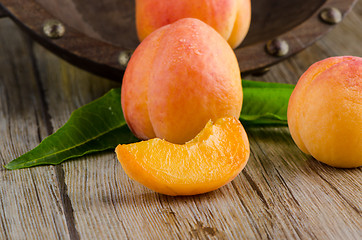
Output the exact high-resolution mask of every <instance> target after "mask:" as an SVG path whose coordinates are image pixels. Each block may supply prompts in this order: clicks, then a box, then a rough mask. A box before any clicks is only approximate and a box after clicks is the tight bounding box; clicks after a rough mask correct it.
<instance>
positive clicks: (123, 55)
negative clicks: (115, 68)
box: [118, 50, 134, 69]
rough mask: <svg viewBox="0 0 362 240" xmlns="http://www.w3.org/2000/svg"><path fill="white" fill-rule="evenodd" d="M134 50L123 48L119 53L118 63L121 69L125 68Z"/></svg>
mask: <svg viewBox="0 0 362 240" xmlns="http://www.w3.org/2000/svg"><path fill="white" fill-rule="evenodd" d="M133 52H134V50H123V51H121V52H120V53H119V56H118V63H119V64H120V65H121V67H122V68H123V69H126V67H127V64H128V61H129V59H130V58H131V56H132V54H133Z"/></svg>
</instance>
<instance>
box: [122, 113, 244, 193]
mask: <svg viewBox="0 0 362 240" xmlns="http://www.w3.org/2000/svg"><path fill="white" fill-rule="evenodd" d="M116 153H117V158H118V160H119V162H120V163H121V165H122V168H123V169H124V171H125V172H126V174H127V175H128V176H129V177H130V178H132V179H134V180H136V181H138V182H139V183H141V184H143V185H144V186H146V187H148V188H149V189H152V190H153V191H155V192H158V193H162V194H166V195H171V196H177V195H195V194H201V193H206V192H209V191H213V190H215V189H218V188H220V187H222V186H224V185H225V184H227V183H229V182H230V181H232V180H233V179H234V178H235V177H236V176H237V175H238V174H239V173H240V172H241V170H242V169H243V168H244V167H245V165H246V164H247V162H248V159H249V155H250V146H249V140H248V137H247V135H246V132H245V130H244V128H243V126H242V125H241V123H240V122H239V120H238V119H235V118H233V117H226V118H222V119H218V120H217V121H216V122H215V123H214V124H212V123H211V121H209V122H208V123H207V124H206V126H205V128H204V129H203V130H202V131H201V132H200V133H199V134H198V135H197V136H196V137H195V138H194V139H192V140H191V141H189V142H187V143H185V144H183V145H179V144H172V143H169V142H167V141H165V140H162V139H159V138H154V139H151V140H148V141H143V142H138V143H133V144H124V145H122V144H120V145H118V146H117V148H116Z"/></svg>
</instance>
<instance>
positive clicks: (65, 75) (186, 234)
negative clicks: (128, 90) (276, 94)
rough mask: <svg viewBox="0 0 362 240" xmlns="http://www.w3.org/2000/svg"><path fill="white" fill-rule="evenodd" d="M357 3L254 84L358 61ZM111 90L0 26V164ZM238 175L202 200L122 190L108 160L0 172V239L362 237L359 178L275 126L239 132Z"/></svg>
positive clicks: (119, 174) (105, 156) (5, 22)
mask: <svg viewBox="0 0 362 240" xmlns="http://www.w3.org/2000/svg"><path fill="white" fill-rule="evenodd" d="M361 16H362V2H361V1H360V2H359V3H357V5H356V6H355V8H354V10H353V11H352V12H351V13H350V14H349V15H348V16H347V17H346V18H345V19H344V21H343V22H342V23H341V24H339V25H338V26H337V27H336V28H334V29H333V30H332V32H330V33H329V34H328V35H327V36H326V37H324V38H323V39H321V40H319V41H317V42H316V43H315V44H314V45H313V46H311V47H309V48H308V49H306V50H304V51H303V52H301V53H299V54H298V55H296V56H294V57H292V58H290V59H289V60H287V61H285V62H283V63H280V64H278V65H276V66H274V67H272V69H271V71H269V72H268V73H267V74H265V75H263V76H261V77H253V76H248V77H247V78H248V79H255V80H261V81H270V82H284V83H296V82H297V80H298V78H299V76H300V75H301V74H302V73H303V72H304V71H305V70H306V69H307V67H308V66H310V65H311V64H312V63H314V62H316V61H318V60H321V59H324V58H326V57H330V56H336V55H357V56H362V28H361V26H362V17H361ZM119 86H120V85H119V83H116V82H112V81H109V80H107V79H103V78H100V77H97V76H94V75H92V74H90V73H87V72H85V71H83V70H80V69H78V68H76V67H74V66H72V65H70V64H68V63H67V62H65V61H63V60H61V59H60V58H58V57H57V56H55V55H54V54H52V53H50V52H48V51H47V50H45V49H44V48H43V47H41V46H39V45H38V44H37V43H35V42H33V41H32V40H31V39H29V37H28V36H27V35H25V34H23V33H22V32H21V31H20V30H19V29H18V27H17V26H16V25H14V23H13V22H12V21H11V20H10V19H8V18H2V19H0V136H1V137H0V164H1V165H4V164H6V163H8V162H9V161H11V160H12V159H14V158H16V157H18V156H20V155H21V154H23V153H25V152H26V151H28V150H30V149H32V148H34V147H35V146H37V145H38V144H39V142H40V141H41V140H42V139H43V138H45V137H46V136H48V135H49V134H51V133H53V132H54V131H55V130H56V129H58V128H59V127H61V126H62V125H63V124H64V123H65V122H66V121H67V119H68V118H69V116H70V114H71V112H72V111H73V110H75V109H76V108H78V107H81V106H82V105H84V104H86V103H88V102H90V101H92V100H94V99H96V98H98V97H100V96H102V95H103V94H104V93H106V92H107V91H108V90H110V89H111V88H115V87H119ZM247 133H248V136H249V139H250V144H251V157H250V160H249V163H248V165H247V166H246V168H245V169H244V170H243V171H242V173H241V174H239V175H238V176H237V177H236V179H235V180H234V181H232V182H231V183H229V184H228V185H226V186H224V187H222V188H220V189H219V190H216V191H214V192H211V193H207V194H202V195H197V196H190V197H169V196H164V195H160V194H157V193H154V192H152V191H151V190H148V189H147V188H145V187H143V186H142V185H140V184H138V183H137V182H134V181H132V180H130V179H129V178H128V177H127V175H126V174H125V173H124V171H123V170H122V168H121V165H120V164H119V162H118V161H117V159H116V156H115V154H114V153H113V151H108V152H105V153H99V154H94V155H90V156H86V157H82V158H79V159H76V160H70V161H67V162H65V163H63V164H61V165H58V166H43V167H35V168H30V169H23V170H14V171H9V170H5V169H4V168H3V167H1V168H0V239H175V238H180V239H362V217H361V208H362V201H361V199H362V194H361V183H362V178H361V177H362V175H361V168H357V169H336V168H332V167H329V166H327V165H324V164H321V163H319V162H318V161H316V160H314V159H313V158H312V157H310V156H306V155H305V154H303V153H302V152H300V151H299V149H298V148H297V147H296V145H295V144H294V142H293V140H292V139H291V136H290V134H289V131H288V128H287V127H255V128H247Z"/></svg>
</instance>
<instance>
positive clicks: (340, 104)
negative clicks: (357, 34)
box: [288, 56, 362, 168]
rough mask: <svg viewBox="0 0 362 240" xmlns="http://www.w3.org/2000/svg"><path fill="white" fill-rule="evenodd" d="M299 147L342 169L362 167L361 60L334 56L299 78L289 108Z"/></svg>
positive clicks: (292, 127) (320, 62) (291, 124)
mask: <svg viewBox="0 0 362 240" xmlns="http://www.w3.org/2000/svg"><path fill="white" fill-rule="evenodd" d="M288 125H289V129H290V133H291V135H292V138H293V139H294V141H295V143H296V144H297V146H298V147H299V148H300V149H301V150H302V151H303V152H304V153H307V154H310V155H312V156H313V157H314V158H315V159H317V160H319V161H321V162H323V163H326V164H328V165H330V166H334V167H341V168H352V167H359V166H361V165H362V58H359V57H351V56H343V57H331V58H327V59H324V60H322V61H319V62H317V63H315V64H313V65H312V66H311V67H310V68H309V69H308V70H307V71H306V72H305V73H304V74H303V75H302V76H301V78H300V79H299V81H298V83H297V85H296V87H295V89H294V91H293V93H292V95H291V97H290V100H289V105H288Z"/></svg>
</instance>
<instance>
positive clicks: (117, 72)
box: [0, 0, 358, 81]
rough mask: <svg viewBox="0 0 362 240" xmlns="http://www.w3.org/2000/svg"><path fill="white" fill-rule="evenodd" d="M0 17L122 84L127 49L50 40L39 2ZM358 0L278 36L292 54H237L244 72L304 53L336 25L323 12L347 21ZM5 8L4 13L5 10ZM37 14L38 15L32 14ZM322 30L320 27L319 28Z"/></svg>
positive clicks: (70, 36) (10, 8) (13, 1)
mask: <svg viewBox="0 0 362 240" xmlns="http://www.w3.org/2000/svg"><path fill="white" fill-rule="evenodd" d="M0 1H1V3H0V15H3V14H1V13H4V12H5V13H6V14H7V15H8V16H10V17H11V18H12V19H13V20H14V21H15V22H16V23H17V24H19V25H20V26H21V27H22V28H23V29H25V30H26V31H27V32H28V33H30V35H31V36H32V37H33V38H34V39H36V40H37V41H38V42H40V43H41V44H42V45H44V46H45V47H46V48H48V49H49V50H51V51H53V52H54V53H55V54H57V55H59V56H60V57H62V58H63V59H65V60H67V61H69V62H71V63H72V64H74V65H77V66H79V67H81V68H83V69H86V70H88V71H90V72H93V73H95V74H98V75H101V76H104V77H107V78H110V79H113V80H117V81H121V79H122V76H123V72H124V67H122V66H121V65H120V64H119V61H118V58H119V54H120V53H121V52H122V51H124V50H127V49H123V48H120V47H118V46H114V45H111V44H108V43H105V42H102V41H99V40H96V39H93V38H90V37H89V36H86V35H85V34H82V33H80V32H79V31H77V30H76V29H74V28H72V27H70V26H67V25H66V34H65V35H64V36H63V37H62V38H59V39H50V38H48V37H46V36H45V35H44V33H43V31H42V26H43V23H44V22H45V21H46V20H48V19H54V16H52V14H50V13H49V12H47V11H46V10H45V9H44V8H43V7H42V6H41V5H40V4H39V3H37V2H36V1H35V0H26V1H23V0H0ZM357 1H358V0H326V2H325V3H324V4H323V5H322V6H321V7H320V8H319V9H317V11H315V12H314V13H313V14H312V15H311V16H310V17H309V18H308V19H306V21H304V22H303V23H302V24H300V25H298V26H297V27H295V28H293V29H291V30H290V31H288V32H286V33H284V34H282V35H280V36H278V38H279V39H283V40H285V41H286V42H287V43H288V45H289V52H288V54H286V55H284V56H282V57H275V56H272V55H270V54H268V53H267V52H266V51H265V45H266V43H267V42H268V41H269V40H272V39H267V40H265V41H261V42H258V43H255V44H252V45H249V46H246V47H240V48H238V49H236V50H235V54H236V56H237V58H238V61H239V65H240V70H241V72H243V73H249V72H254V71H257V70H260V69H263V68H266V67H269V66H271V65H273V64H275V63H278V62H280V61H282V60H284V59H286V58H288V57H290V56H292V55H294V54H296V53H298V52H299V51H301V50H303V49H304V48H306V47H307V46H309V45H311V44H312V43H313V42H315V41H316V40H318V39H319V38H321V37H322V36H324V35H325V34H326V33H327V32H328V31H329V30H331V29H332V27H333V26H334V25H332V24H328V23H325V22H323V21H321V20H320V17H319V13H320V11H321V10H322V9H325V8H329V7H334V8H337V9H339V10H340V12H341V13H342V17H344V16H345V15H346V14H347V13H348V12H349V11H350V10H351V9H352V7H353V6H354V4H355V3H356V2H357ZM1 8H2V9H1ZM32 13H36V14H32ZM316 26H318V27H316Z"/></svg>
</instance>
